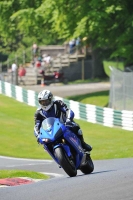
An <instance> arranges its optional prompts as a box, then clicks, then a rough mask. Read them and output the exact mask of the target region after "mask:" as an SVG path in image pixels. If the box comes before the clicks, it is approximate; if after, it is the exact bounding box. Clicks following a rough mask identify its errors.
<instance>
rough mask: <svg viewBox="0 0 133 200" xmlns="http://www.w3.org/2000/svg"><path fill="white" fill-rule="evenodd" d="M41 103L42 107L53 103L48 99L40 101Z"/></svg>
mask: <svg viewBox="0 0 133 200" xmlns="http://www.w3.org/2000/svg"><path fill="white" fill-rule="evenodd" d="M39 103H40V104H41V105H42V106H48V105H49V104H50V103H51V100H49V99H46V100H39Z"/></svg>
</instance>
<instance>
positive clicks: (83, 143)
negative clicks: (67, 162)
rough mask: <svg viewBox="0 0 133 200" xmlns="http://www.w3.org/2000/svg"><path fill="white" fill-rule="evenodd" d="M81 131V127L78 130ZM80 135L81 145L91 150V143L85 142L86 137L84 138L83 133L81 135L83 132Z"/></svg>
mask: <svg viewBox="0 0 133 200" xmlns="http://www.w3.org/2000/svg"><path fill="white" fill-rule="evenodd" d="M80 131H81V129H79V131H78V132H80ZM81 132H82V131H81ZM78 136H79V139H80V141H81V145H82V147H83V149H85V150H86V151H91V150H92V147H91V146H90V145H89V144H87V143H85V141H84V138H83V134H82V135H81V133H80V134H79V135H78Z"/></svg>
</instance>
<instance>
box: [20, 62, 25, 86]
mask: <svg viewBox="0 0 133 200" xmlns="http://www.w3.org/2000/svg"><path fill="white" fill-rule="evenodd" d="M25 75H26V69H25V68H24V67H23V65H20V66H19V69H18V76H19V82H20V83H23V85H25V82H24V80H23V77H24V76H25Z"/></svg>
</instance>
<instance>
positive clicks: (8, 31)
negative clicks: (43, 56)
mask: <svg viewBox="0 0 133 200" xmlns="http://www.w3.org/2000/svg"><path fill="white" fill-rule="evenodd" d="M0 24H1V26H0V35H1V37H0V44H1V45H0V46H1V47H0V52H3V53H7V54H9V53H10V52H13V51H16V50H17V49H18V48H21V49H23V48H27V47H29V45H32V43H33V42H36V43H38V44H58V43H59V42H62V43H63V42H64V41H68V40H69V39H71V38H75V37H78V36H80V37H81V38H86V41H85V42H84V43H85V45H87V44H92V47H93V49H95V48H100V49H101V51H102V50H103V49H108V48H109V49H110V56H111V57H112V58H115V57H122V58H124V60H125V63H130V62H132V48H133V47H132V43H133V37H132V32H133V2H132V1H131V0H119V1H116V0H90V1H87V0H80V1H79V0H78V1H75V0H58V1H56V0H33V1H29V0H17V1H15V0H9V1H3V0H0ZM25 38H27V39H26V40H25ZM102 56H103V57H104V53H103V55H102Z"/></svg>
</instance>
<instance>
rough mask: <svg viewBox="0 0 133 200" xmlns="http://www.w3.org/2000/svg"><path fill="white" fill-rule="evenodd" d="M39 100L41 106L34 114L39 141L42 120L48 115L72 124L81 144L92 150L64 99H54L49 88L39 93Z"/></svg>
mask: <svg viewBox="0 0 133 200" xmlns="http://www.w3.org/2000/svg"><path fill="white" fill-rule="evenodd" d="M38 102H39V105H40V107H39V108H38V109H37V110H36V112H35V115H34V119H35V126H34V135H35V136H36V138H37V142H38V141H39V134H40V127H41V124H42V121H43V120H44V119H46V118H48V117H55V118H59V119H60V121H61V122H62V123H65V124H66V125H68V126H71V128H72V130H73V131H74V133H75V134H76V135H77V137H78V138H79V139H80V141H81V145H82V147H83V149H85V151H91V150H92V147H91V146H90V145H89V144H86V143H85V141H84V138H83V133H82V130H81V129H80V126H79V125H78V124H76V123H75V122H74V112H73V111H72V110H71V109H69V108H68V107H67V105H66V104H65V103H64V102H63V101H61V100H54V99H53V94H52V93H51V92H50V91H49V90H42V91H41V92H40V93H39V94H38Z"/></svg>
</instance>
